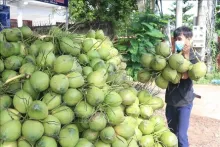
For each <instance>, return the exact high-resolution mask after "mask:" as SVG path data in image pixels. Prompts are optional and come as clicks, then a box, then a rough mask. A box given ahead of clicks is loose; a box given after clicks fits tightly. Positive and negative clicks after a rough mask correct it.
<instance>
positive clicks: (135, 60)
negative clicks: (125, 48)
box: [131, 54, 140, 62]
mask: <svg viewBox="0 0 220 147" xmlns="http://www.w3.org/2000/svg"><path fill="white" fill-rule="evenodd" d="M139 59H140V57H138V56H137V55H135V54H132V55H131V61H132V62H139Z"/></svg>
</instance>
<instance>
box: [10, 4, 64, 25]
mask: <svg viewBox="0 0 220 147" xmlns="http://www.w3.org/2000/svg"><path fill="white" fill-rule="evenodd" d="M8 5H9V6H10V16H11V19H17V17H18V10H19V9H18V5H17V3H12V4H8ZM60 8H61V7H60ZM54 10H56V11H54ZM21 11H22V14H23V16H22V18H23V20H32V24H33V25H40V24H41V25H47V24H55V23H56V22H65V18H66V16H65V8H64V7H62V8H61V9H60V10H58V6H56V5H52V4H46V3H41V2H32V1H31V2H28V4H27V5H22V8H21Z"/></svg>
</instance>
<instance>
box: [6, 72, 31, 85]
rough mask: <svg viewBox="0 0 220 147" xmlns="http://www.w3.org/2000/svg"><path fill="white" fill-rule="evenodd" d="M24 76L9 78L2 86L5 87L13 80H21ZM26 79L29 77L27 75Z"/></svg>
mask: <svg viewBox="0 0 220 147" xmlns="http://www.w3.org/2000/svg"><path fill="white" fill-rule="evenodd" d="M25 76H26V74H21V75H18V76H15V77H13V78H10V79H8V80H7V81H6V82H5V83H4V84H3V86H4V85H6V84H8V83H10V82H12V81H14V80H16V79H20V78H23V77H25ZM27 77H29V75H28V76H27Z"/></svg>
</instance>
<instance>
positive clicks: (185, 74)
mask: <svg viewBox="0 0 220 147" xmlns="http://www.w3.org/2000/svg"><path fill="white" fill-rule="evenodd" d="M188 78H189V75H188V73H187V72H184V73H183V74H182V79H184V80H185V79H188Z"/></svg>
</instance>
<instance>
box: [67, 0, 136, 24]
mask: <svg viewBox="0 0 220 147" xmlns="http://www.w3.org/2000/svg"><path fill="white" fill-rule="evenodd" d="M136 9H137V2H136V0H69V11H70V12H69V14H70V19H71V20H72V21H74V22H92V21H113V22H114V21H118V20H124V21H126V20H127V19H128V17H129V16H130V14H131V13H132V10H136Z"/></svg>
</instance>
